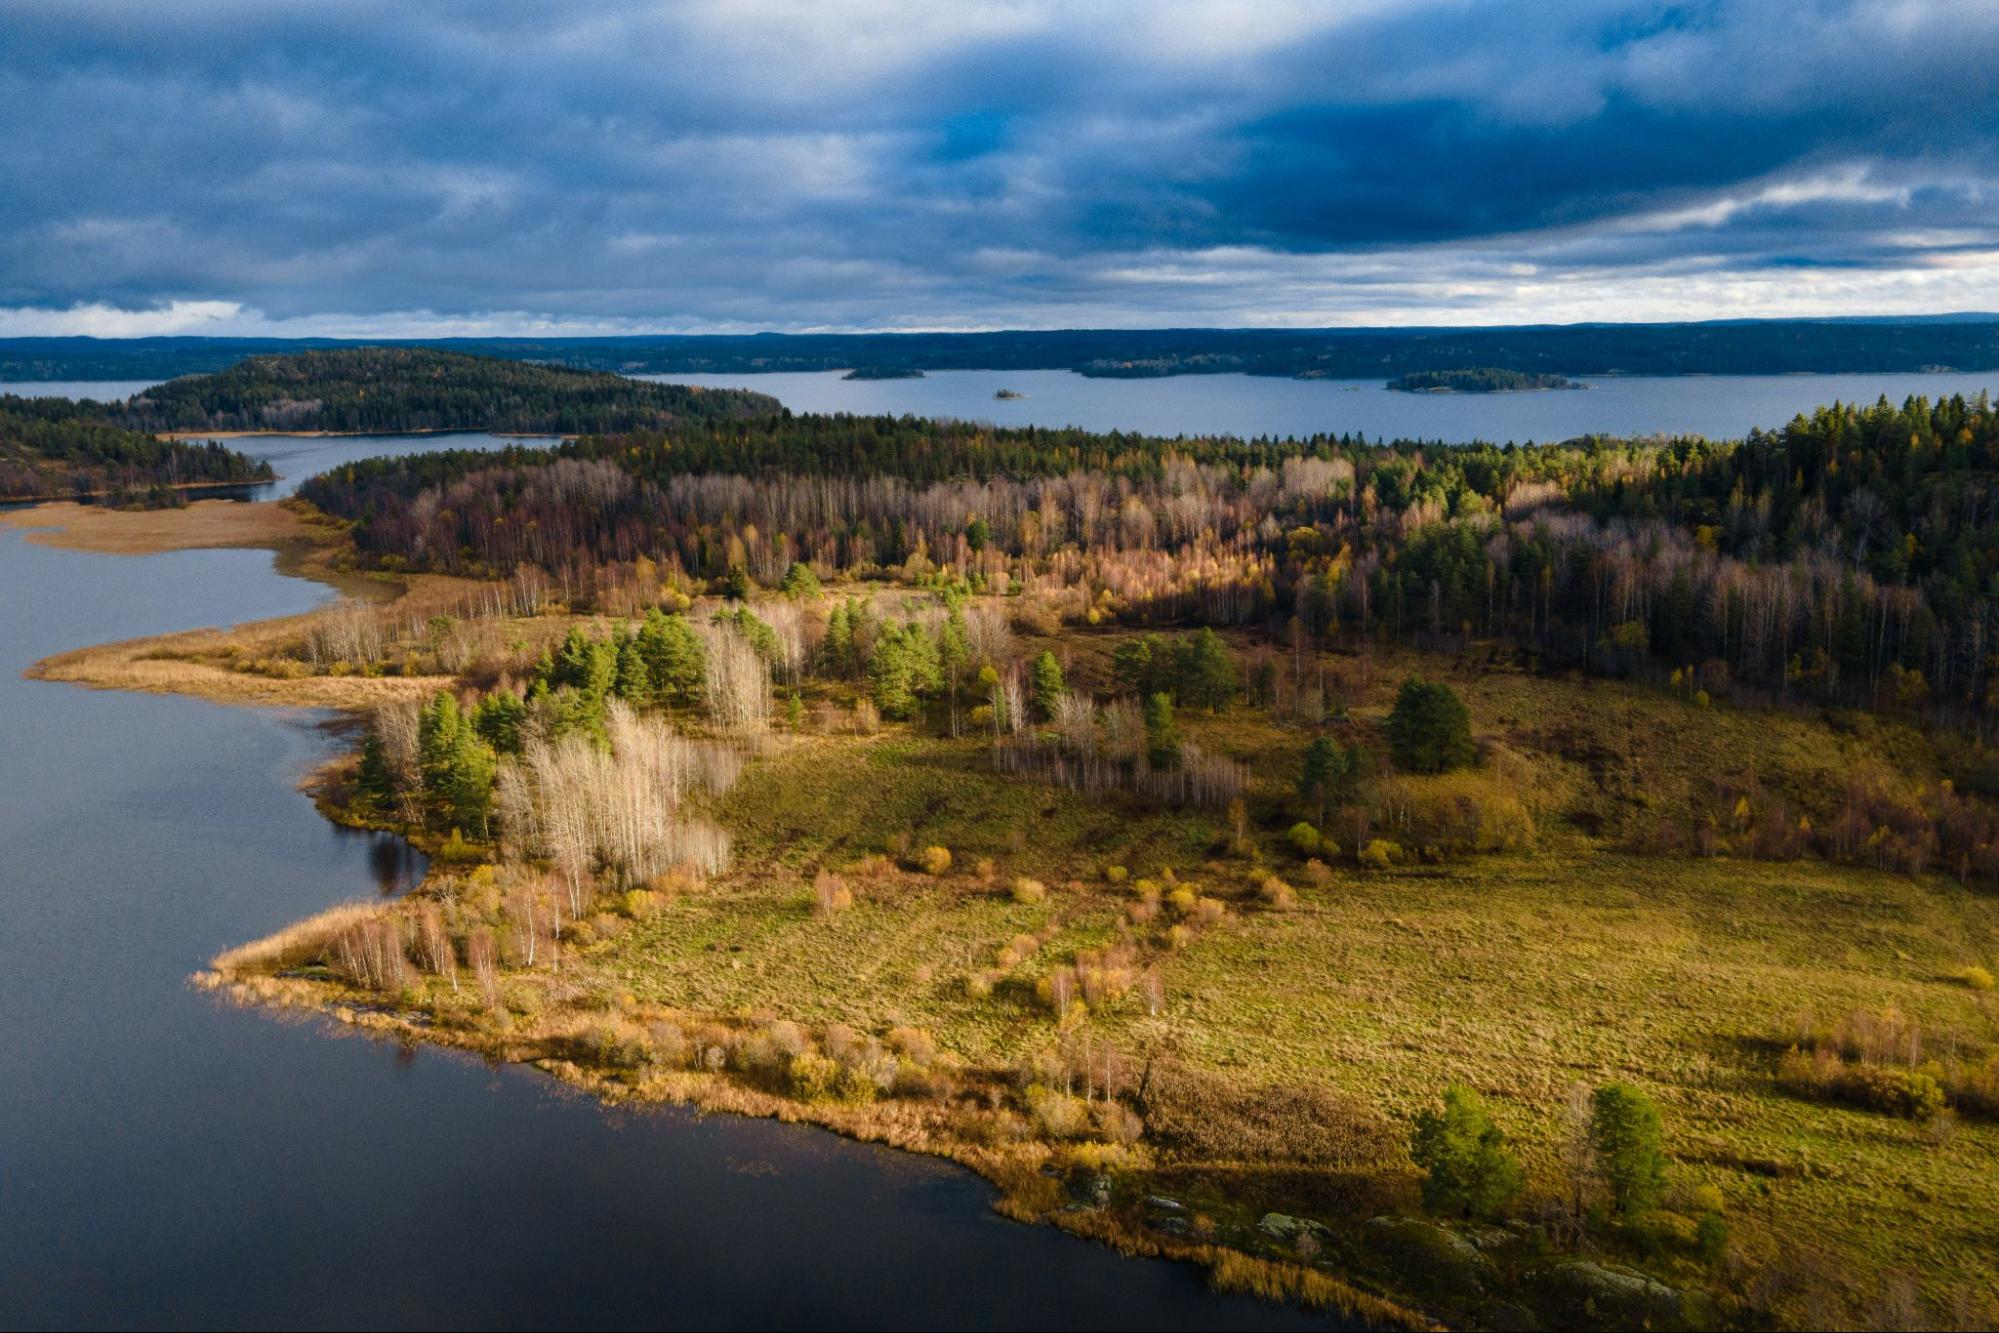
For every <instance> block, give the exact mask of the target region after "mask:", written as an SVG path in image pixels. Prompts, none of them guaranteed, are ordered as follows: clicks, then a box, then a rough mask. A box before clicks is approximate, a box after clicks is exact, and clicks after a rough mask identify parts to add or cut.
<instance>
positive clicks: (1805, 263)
mask: <svg viewBox="0 0 1999 1333" xmlns="http://www.w3.org/2000/svg"><path fill="white" fill-rule="evenodd" d="M1994 68H1999V7H1995V6H1992V5H1989V4H1986V3H1982V2H1981V0H1968V2H1967V3H1950V2H1949V0H1927V2H1919V0H1899V2H1891V0H1846V2H1840V3H1834V2H1833V0H1824V2H1822V3H1792V4H1785V5H1770V4H1763V3H1733V2H1730V0H1710V2H1709V3H1695V4H1684V5H1663V4H1630V3H1608V2H1598V0H1543V2H1542V3H1537V4H1532V5H1528V4H1521V5H1517V6H1505V7H1501V6H1495V5H1492V4H1489V3H1474V2H1472V0H1404V2H1401V3H1388V2H1386V0H1381V2H1377V3H1364V2H1363V3H1349V4H1344V5H1338V6H1334V5H1330V4H1305V3H1289V2H1287V0H1257V2H1255V3H1210V4H1201V5H1196V4H1171V3H1163V4H1147V5H1137V4H1116V3H1102V2H1099V3H1091V4H1075V5H1069V4H1056V3H969V2H966V0H957V2H954V3H952V4H949V5H931V4H922V5H918V4H885V3H852V4H830V3H825V2H824V0H820V2H819V3H801V4H795V5H794V4H758V3H743V2H741V0H735V2H732V3H712V4H702V3H692V4H682V3H676V4H636V3H634V4H610V3H604V4H593V5H590V6H567V5H544V4H529V3H504V2H498V0H494V2H481V3H459V4H448V3H435V4H428V3H427V4H423V5H411V4H408V3H406V2H401V3H376V2H374V0H346V2H345V3H342V4H339V5H310V6H305V5H279V4H271V3H254V4H253V3H247V2H245V0H207V2H206V3H189V4H185V5H166V6H136V5H129V4H124V3H118V2H117V0H97V2H96V3H89V2H85V0H77V2H73V3H65V2H63V0H43V3H39V4H36V5H33V6H16V7H10V8H8V9H7V10H6V11H5V12H4V13H0V106H5V107H7V108H8V120H9V125H8V130H7V133H6V134H5V135H0V332H14V333H25V332H97V333H104V332H111V333H118V332H127V333H130V332H212V333H221V332H246V333H251V332H298V333H354V334H381V335H387V334H394V333H416V334H440V333H454V332H458V333H486V332H511V331H524V332H554V331H562V330H573V331H576V332H621V331H637V330H648V329H675V330H733V329H752V328H979V327H1000V326H1008V327H1035V326H1042V327H1046V326H1056V325H1069V326H1075V325H1127V326H1136V325H1161V324H1229V325H1236V324H1245V325H1247V324H1356V323H1358V324H1379V323H1397V322H1419V323H1502V322H1524V321H1537V320H1573V319H1632V318H1712V317H1730V316H1739V315H1746V314H1773V315H1775V314H1841V313H1897V312H1934V311H1943V310H1961V309H1988V310H1989V309H1999V222H1995V221H1994V210H1993V209H1992V207H1991V201H1992V199H1993V196H1994V185H1995V182H1999V80H1995V79H1994V78H1993V77H1992V76H1991V71H1992V70H1993V69H1994Z"/></svg>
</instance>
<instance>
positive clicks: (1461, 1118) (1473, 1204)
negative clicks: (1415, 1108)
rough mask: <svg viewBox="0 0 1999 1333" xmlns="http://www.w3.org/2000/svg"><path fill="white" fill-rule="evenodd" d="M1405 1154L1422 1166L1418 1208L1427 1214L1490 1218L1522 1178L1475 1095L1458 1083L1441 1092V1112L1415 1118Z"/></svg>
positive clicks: (1516, 1191) (1515, 1160)
mask: <svg viewBox="0 0 1999 1333" xmlns="http://www.w3.org/2000/svg"><path fill="white" fill-rule="evenodd" d="M1409 1155H1410V1157H1411V1158H1413V1159H1414V1160H1415V1162H1416V1165H1417V1166H1420V1167H1422V1168H1423V1172H1424V1177H1423V1206H1424V1207H1426V1208H1428V1209H1430V1210H1431V1211H1432V1212H1438V1213H1452V1214H1456V1215H1458V1216H1462V1217H1491V1216H1493V1215H1495V1214H1497V1213H1498V1212H1500V1211H1501V1210H1502V1209H1504V1208H1505V1207H1506V1205H1507V1204H1509V1203H1511V1202H1512V1201H1513V1198H1514V1196H1515V1195H1517V1194H1519V1193H1520V1186H1521V1184H1522V1182H1523V1181H1524V1179H1525V1177H1524V1175H1523V1173H1522V1172H1521V1169H1520V1162H1519V1159H1518V1158H1516V1157H1515V1156H1514V1155H1513V1152H1512V1150H1511V1149H1509V1148H1508V1147H1507V1146H1506V1135H1504V1134H1502V1133H1501V1132H1500V1130H1499V1126H1497V1125H1495V1124H1493V1123H1492V1117H1491V1116H1490V1115H1488V1114H1486V1110H1485V1104H1484V1103H1483V1102H1481V1101H1480V1100H1479V1096H1478V1094H1477V1093H1475V1092H1473V1091H1472V1090H1471V1089H1470V1088H1467V1087H1463V1086H1461V1085H1458V1084H1452V1085H1451V1086H1450V1087H1449V1088H1446V1089H1445V1090H1444V1109H1443V1110H1441V1111H1424V1112H1422V1113H1421V1114H1419V1115H1418V1116H1417V1117H1416V1126H1415V1130H1414V1132H1413V1133H1412V1134H1411V1135H1410V1140H1409Z"/></svg>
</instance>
